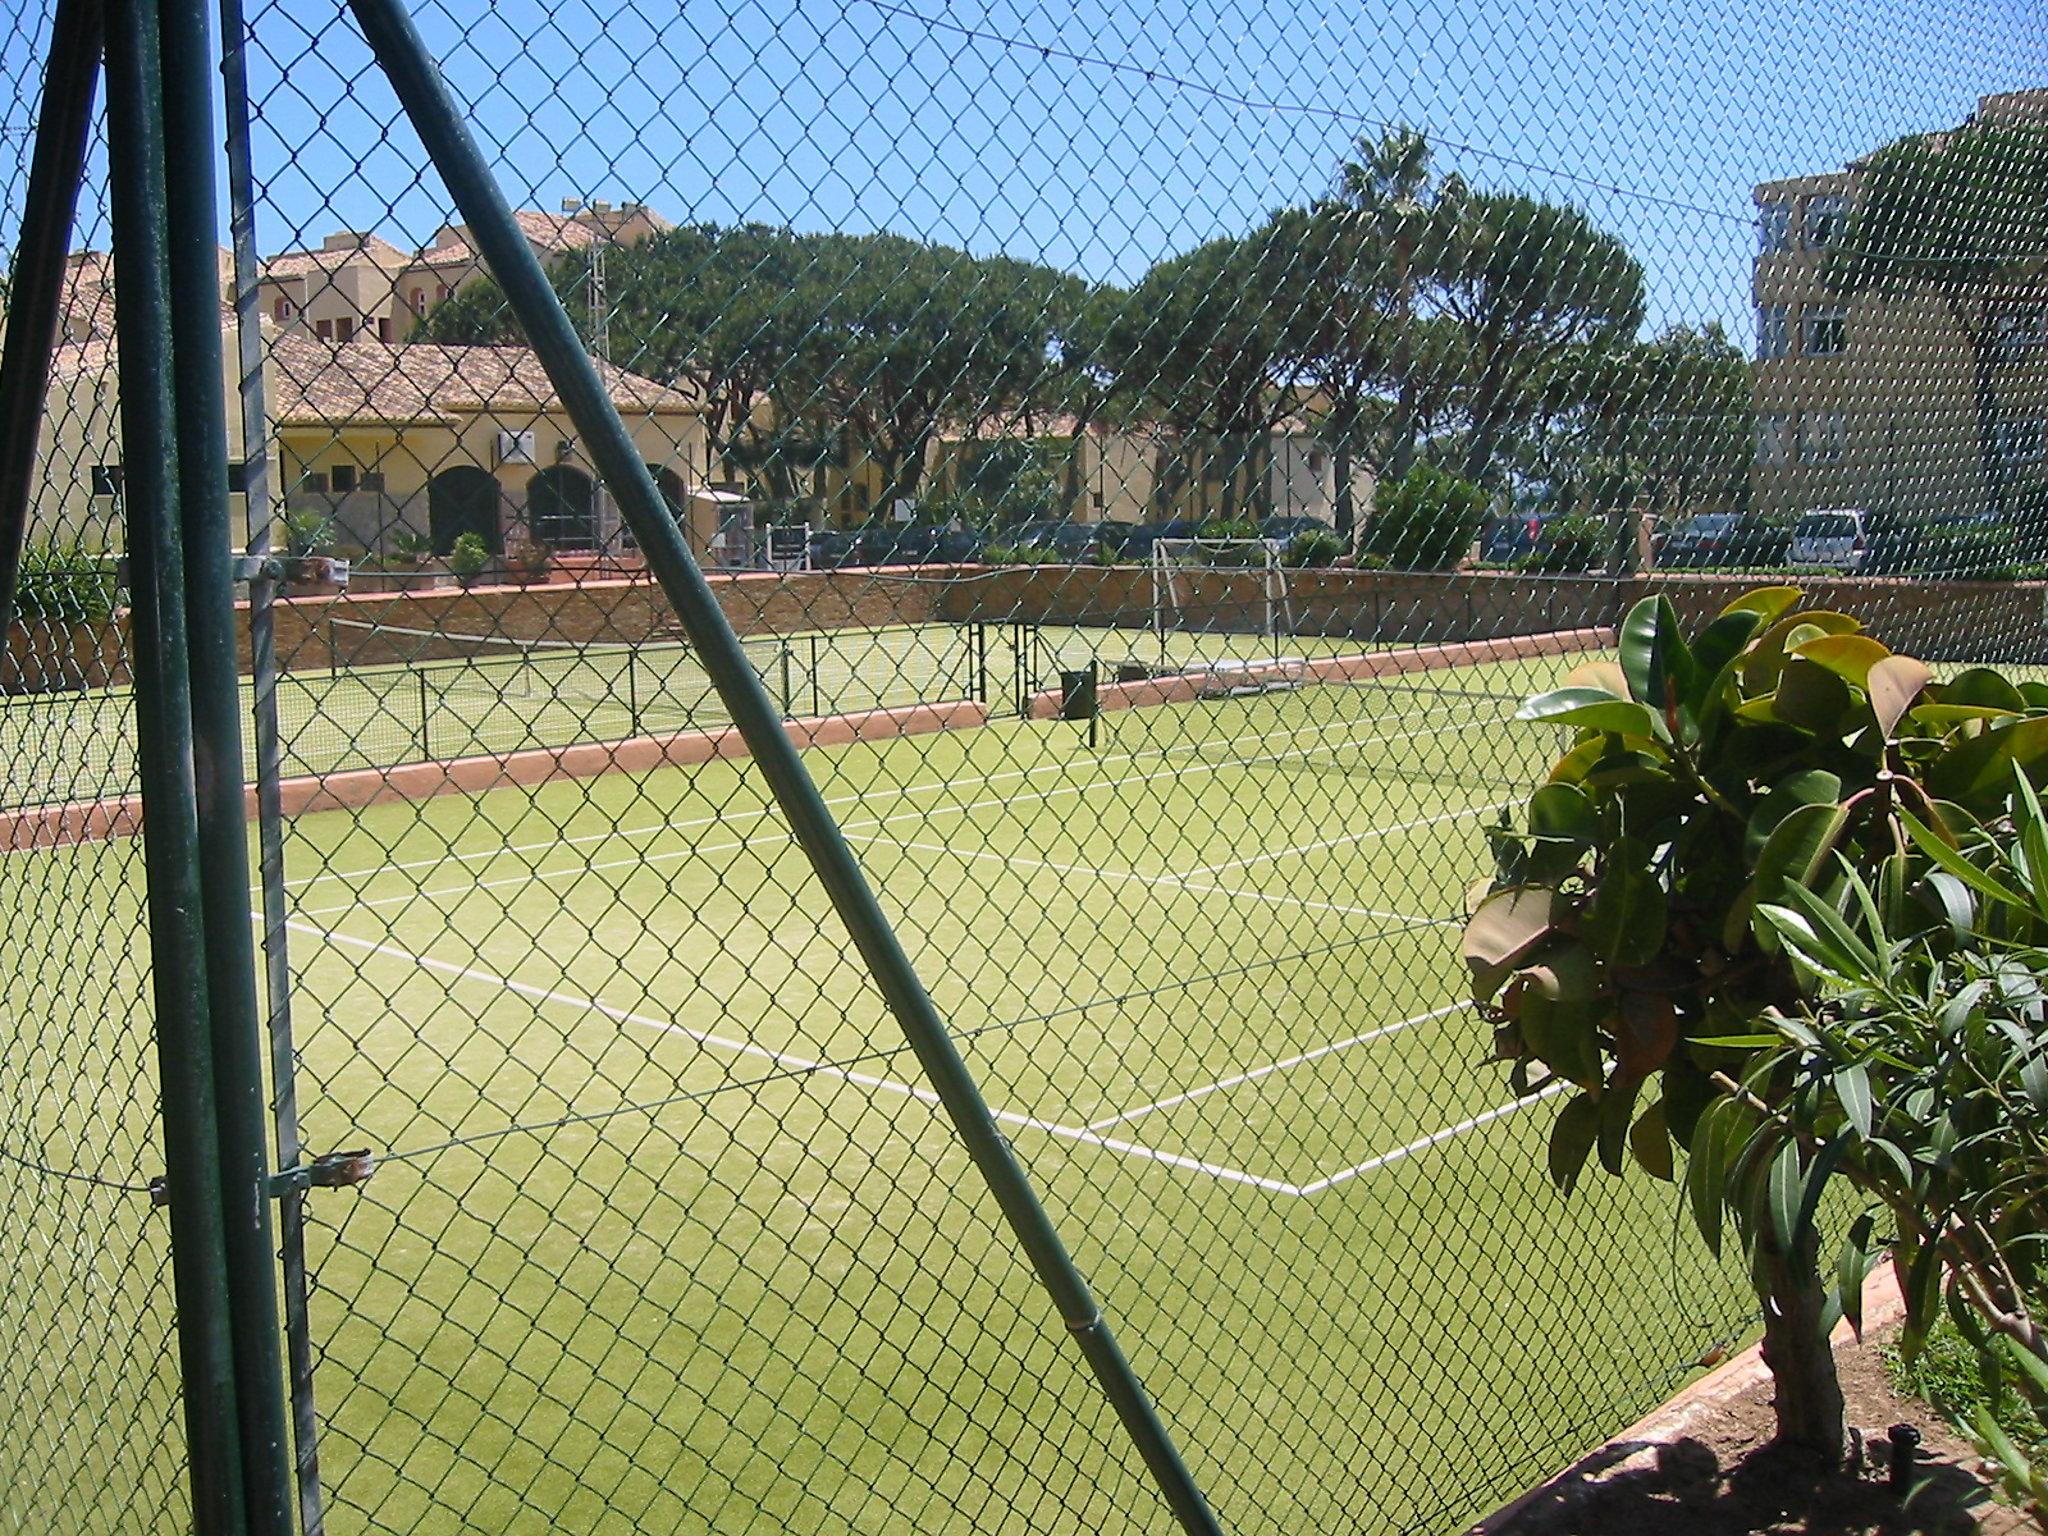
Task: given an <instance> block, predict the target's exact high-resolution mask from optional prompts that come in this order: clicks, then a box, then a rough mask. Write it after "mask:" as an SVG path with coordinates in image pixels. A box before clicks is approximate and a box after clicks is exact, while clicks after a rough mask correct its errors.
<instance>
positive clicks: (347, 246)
mask: <svg viewBox="0 0 2048 1536" xmlns="http://www.w3.org/2000/svg"><path fill="white" fill-rule="evenodd" d="M513 218H514V219H515V220H516V221H517V223H518V225H519V229H520V232H521V233H522V234H524V235H525V236H526V243H527V245H528V246H529V247H530V248H531V249H532V251H533V254H534V255H535V256H536V257H537V258H539V260H540V262H541V264H542V265H543V266H552V265H554V264H555V263H556V262H558V261H560V260H561V259H562V258H563V257H565V256H568V255H571V254H574V253H577V252H582V253H584V254H585V255H586V256H589V257H592V258H593V259H594V260H595V261H596V263H597V265H596V266H594V267H593V271H594V272H596V273H599V274H600V275H601V272H602V259H603V252H604V250H605V248H606V247H608V246H613V245H636V244H638V243H639V242H640V241H642V240H645V239H646V238H647V237H648V236H649V235H654V234H659V233H660V232H661V231H663V230H666V229H670V228H672V227H673V226H672V225H671V224H670V223H669V221H668V220H667V219H664V218H663V217H662V216H661V215H660V214H658V213H656V212H654V210H653V209H651V208H649V207H647V206H646V204H644V203H622V204H620V205H619V206H618V207H616V208H614V207H613V206H612V205H611V204H610V203H599V202H593V203H591V204H589V205H587V206H583V207H578V208H576V209H574V210H573V211H569V212H564V213H542V212H539V211H538V210H536V209H531V208H523V209H520V210H519V211H518V212H516V213H514V214H513ZM483 275H484V263H483V258H482V256H481V255H479V254H478V252H477V250H476V247H475V245H474V243H473V242H472V239H471V236H470V231H469V226H468V225H466V224H444V225H442V226H441V228H440V229H438V230H437V231H435V233H434V238H433V240H432V241H431V242H430V243H429V244H427V245H425V246H422V247H421V248H420V249H419V250H417V251H404V250H401V249H400V248H399V247H397V246H395V245H393V244H392V243H391V242H390V241H388V240H386V239H384V238H382V237H381V236H379V235H376V234H374V233H370V232H367V231H361V230H342V231H340V232H339V233H336V234H332V235H329V236H328V237H327V238H326V239H325V240H323V241H322V242H321V244H320V246H319V248H318V249H317V250H316V249H307V250H299V251H281V252H279V253H278V254H277V255H275V256H273V257H271V258H270V259H269V260H268V261H266V262H264V263H263V271H262V280H261V288H260V297H261V303H262V311H263V314H264V316H265V317H266V318H267V319H268V320H270V322H271V323H272V324H274V325H276V326H278V327H279V328H280V329H281V330H283V329H294V330H302V331H304V332H305V333H306V334H307V335H308V336H311V337H313V338H314V339H315V340H319V341H332V342H336V343H341V342H347V341H353V340H355V339H356V338H357V337H359V336H364V337H368V338H369V339H370V340H373V341H386V342H392V341H403V340H405V339H406V337H407V336H408V335H410V334H411V332H412V329H413V327H414V326H416V325H418V324H419V322H420V320H421V319H422V318H424V317H425V315H426V314H427V312H428V311H429V310H431V309H432V308H433V307H434V306H435V305H436V304H439V303H441V302H442V301H443V300H445V299H447V298H448V297H450V296H451V295H453V294H455V293H458V292H460V291H461V290H462V289H463V288H465V287H467V286H468V285H469V284H470V283H472V282H474V281H475V280H476V279H477V278H479V277H482V276H483Z"/></svg>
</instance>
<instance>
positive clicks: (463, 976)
mask: <svg viewBox="0 0 2048 1536" xmlns="http://www.w3.org/2000/svg"><path fill="white" fill-rule="evenodd" d="M250 915H251V916H252V917H257V918H258V919H259V920H260V916H261V914H258V913H251V914H250ZM286 926H287V927H289V928H292V929H294V930H296V931H297V932H299V933H302V934H306V935H308V936H310V937H312V938H316V939H319V940H321V941H322V942H323V943H326V944H331V945H333V946H335V947H337V948H347V949H357V950H362V951H365V952H367V953H370V954H378V955H383V956H385V957H387V958H389V959H394V960H403V961H406V962H408V963H409V964H412V965H416V966H419V967H420V968H421V969H422V970H427V971H432V972H436V973H438V974H440V975H444V976H449V977H452V978H454V979H455V980H458V981H470V982H475V983H478V984H480V985H483V986H489V987H496V988H498V989H499V990H501V991H507V992H512V993H515V994H517V995H519V996H521V997H526V998H530V999H532V1000H534V1001H535V1002H544V1003H553V1004H555V1005H556V1006H557V1007H564V1008H575V1009H578V1010H581V1011H583V1012H586V1013H597V1014H601V1015H603V1016H604V1017H606V1018H609V1019H612V1020H614V1021H616V1022H618V1023H621V1024H635V1025H638V1026H640V1027H641V1028H643V1029H652V1030H655V1031H657V1032H659V1033H662V1034H672V1035H681V1036H683V1037H684V1038H686V1039H690V1040H695V1041H697V1042H698V1043H699V1044H700V1045H710V1046H716V1047H718V1048H719V1049H721V1050H727V1051H732V1052H734V1053H735V1054H738V1055H742V1056H751V1057H753V1058H755V1059H756V1060H760V1061H766V1062H769V1063H771V1064H773V1065H775V1066H779V1067H782V1068H784V1069H785V1070H788V1071H791V1072H804V1073H813V1074H816V1075H818V1076H821V1077H837V1078H841V1079H843V1080H844V1081H846V1082H849V1083H853V1084H856V1085H857V1086H859V1087H863V1088H873V1089H877V1090H879V1091H881V1092H884V1093H894V1094H898V1095H901V1096H903V1097H905V1098H912V1099H916V1100H918V1101H919V1102H920V1103H924V1104H932V1105H938V1104H940V1102H941V1101H940V1099H939V1096H938V1094H937V1093H935V1092H934V1091H933V1090H931V1089H929V1088H920V1087H918V1086H916V1085H915V1084H912V1083H899V1082H897V1081H896V1080H895V1079H894V1078H887V1077H876V1076H874V1075H873V1074H871V1073H867V1072H855V1071H853V1070H851V1069H850V1068H846V1067H837V1066H833V1065H832V1064H831V1063H829V1062H823V1061H813V1060H812V1059H810V1058H809V1057H806V1056H796V1055H792V1054H790V1053H789V1052H787V1051H773V1050H770V1049H768V1047H766V1046H763V1045H755V1044H754V1043H753V1042H751V1041H748V1040H731V1039H728V1038H726V1037H725V1036H723V1035H714V1034H710V1033H708V1032H707V1031H704V1030H697V1029H691V1028H689V1027H688V1026H687V1025H683V1024H678V1023H676V1022H674V1021H673V1020H671V1019H655V1018H649V1017H648V1016H647V1015H645V1014H639V1013H633V1012H631V1011H629V1010H627V1009H624V1008H615V1007H613V1006H612V1005H611V1004H609V1003H604V1002H600V1001H598V1000H597V999H596V998H590V997H578V996H577V995H575V994H574V993H570V992H557V991H552V990H550V989H549V988H546V987H538V986H534V985H533V984H532V983H530V982H524V981H514V980H512V979H511V978H510V977H506V976H500V975H498V974H497V973H495V972H493V971H486V970H483V969H481V968H478V967H474V966H463V965H456V964H455V963H453V962H452V961H448V960H435V959H431V958H429V957H428V956H425V955H416V954H414V953H413V952H412V951H411V950H409V949H405V948H402V947H401V946H399V945H397V944H392V943H388V942H380V941H378V940H375V939H359V938H357V937H356V936H355V935H354V934H349V933H340V932H337V931H334V930H332V929H327V928H322V927H320V926H319V925H318V924H317V923H308V922H304V921H302V920H300V919H298V918H291V919H288V920H287V922H286ZM1567 1086H1569V1085H1568V1084H1565V1083H1553V1084H1552V1085H1551V1086H1550V1087H1548V1088H1546V1089H1544V1090H1542V1091H1541V1092H1540V1093H1533V1094H1531V1095H1529V1096H1528V1097H1527V1098H1522V1099H1516V1100H1514V1101H1513V1102H1512V1103H1508V1104H1501V1105H1498V1106H1496V1107H1495V1108H1493V1109H1489V1110H1487V1111H1485V1112H1484V1113H1483V1114H1478V1115H1474V1116H1472V1117H1471V1118H1470V1119H1467V1120H1461V1121H1459V1122H1458V1123H1457V1124H1456V1125H1447V1126H1445V1127H1444V1128H1443V1129H1442V1130H1440V1131H1433V1132H1431V1133H1430V1134H1429V1135H1427V1136H1423V1137H1420V1138H1418V1139H1417V1140H1415V1141H1411V1142H1409V1143H1408V1144H1407V1145H1406V1146H1403V1147H1396V1148H1395V1149H1394V1150H1393V1151H1391V1152H1382V1153H1380V1154H1379V1155H1378V1156H1377V1157H1370V1158H1367V1159H1366V1160H1365V1161H1364V1162H1362V1163H1357V1164H1354V1165H1353V1166H1352V1167H1349V1168H1344V1169H1340V1170H1339V1171H1338V1172H1336V1173H1333V1174H1329V1175H1327V1176H1325V1177H1323V1178H1320V1179H1316V1180H1314V1181H1313V1182H1311V1183H1307V1184H1291V1183H1289V1182H1288V1181H1287V1180H1285V1179H1272V1178H1266V1177H1264V1176H1262V1175H1260V1174H1255V1173H1247V1172H1245V1171H1244V1170H1243V1169H1241V1168H1229V1167H1226V1166H1224V1165H1223V1164H1221V1163H1208V1162H1203V1161H1202V1160H1201V1159H1199V1158H1193V1157H1187V1156H1184V1155H1182V1154H1180V1153H1177V1152H1163V1151H1161V1150H1160V1149H1159V1148H1157V1147H1148V1146H1144V1145H1142V1144H1141V1143H1139V1142H1135V1141H1125V1140H1123V1139H1121V1138H1119V1137H1114V1136H1104V1135H1102V1134H1100V1133H1099V1132H1097V1131H1095V1130H1094V1129H1092V1128H1091V1127H1088V1126H1077V1125H1062V1124H1060V1123H1059V1122H1058V1121H1055V1120H1040V1119H1038V1118H1036V1117H1035V1116H1032V1115H1020V1114H1017V1113H1015V1112H1013V1111H1010V1110H1001V1109H991V1110H990V1112H989V1114H990V1118H991V1119H993V1120H994V1121H995V1122H996V1123H997V1124H998V1125H1014V1126H1018V1127H1021V1128H1024V1129H1027V1130H1034V1131H1043V1132H1044V1133H1046V1134H1047V1135H1049V1136H1056V1137H1059V1138H1060V1139H1062V1140H1065V1141H1075V1142H1081V1143H1083V1144H1085V1145H1088V1146H1095V1147H1101V1148H1102V1149H1103V1150H1105V1151H1108V1152H1116V1153H1120V1154H1122V1155H1123V1156H1126V1157H1136V1158H1141V1159H1143V1160H1145V1161H1147V1162H1154V1163H1160V1164H1163V1165H1165V1166H1167V1167H1171V1168H1180V1169H1183V1170H1186V1171H1188V1172H1191V1173H1200V1174H1205V1175H1207V1176H1208V1177H1210V1178H1212V1179H1216V1180H1218V1181H1220V1182H1222V1183H1225V1184H1240V1185H1244V1186H1246V1187H1247V1188H1251V1189H1261V1190H1264V1191H1266V1192H1267V1193H1268V1194H1275V1195H1290V1196H1294V1197H1296V1198H1306V1197H1308V1196H1310V1195H1315V1194H1320V1193H1321V1192H1322V1191H1323V1190H1326V1189H1329V1188H1331V1187H1332V1186H1334V1185H1337V1184H1342V1183H1344V1182H1345V1181H1347V1180H1349V1179H1355V1178H1358V1177H1359V1176H1360V1175H1362V1174H1367V1173H1371V1172H1373V1171H1374V1170H1375V1169H1379V1168H1384V1167H1386V1166H1387V1165H1388V1164H1390V1163H1397V1162H1400V1161H1401V1160H1402V1159H1404V1158H1408V1157H1413V1156H1414V1155H1415V1154H1416V1153H1418V1152H1426V1151H1428V1150H1429V1149H1430V1148H1431V1147H1434V1146H1436V1145H1438V1144H1439V1143H1440V1142H1445V1141H1449V1140H1450V1139H1451V1138H1452V1137H1454V1136H1462V1135H1464V1134H1465V1133H1466V1132H1467V1131H1472V1130H1477V1129H1478V1128H1479V1127H1480V1126H1483V1125H1488V1124H1490V1123H1492V1122H1493V1121H1495V1120H1499V1119H1502V1118H1504V1117H1506V1116H1508V1115H1512V1114H1514V1113H1516V1112H1517V1111H1518V1110H1522V1109H1526V1108H1527V1107H1528V1106H1529V1105H1531V1104H1534V1103H1536V1102H1537V1101H1538V1100H1540V1099H1547V1098H1549V1097H1550V1096H1551V1095H1552V1094H1554V1093H1558V1092H1561V1091H1562V1090H1563V1089H1564V1088H1566V1087H1567Z"/></svg>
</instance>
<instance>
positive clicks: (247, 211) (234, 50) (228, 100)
mask: <svg viewBox="0 0 2048 1536" xmlns="http://www.w3.org/2000/svg"><path fill="white" fill-rule="evenodd" d="M220 31H221V87H222V90H221V97H222V105H223V106H224V107H225V108H226V111H227V173H228V224H229V229H230V231H231V234H232V238H233V242H234V259H235V321H236V325H235V341H236V349H237V360H238V362H239V364H240V371H241V401H240V404H241V413H242V506H243V509H244V514H245V515H244V522H245V525H246V526H245V529H244V532H245V534H246V536H247V543H246V545H245V548H246V549H247V551H248V553H249V555H250V557H251V559H252V561H253V562H254V564H255V573H254V574H253V575H252V577H251V578H250V582H249V672H250V681H251V684H252V688H253V692H254V699H253V703H254V715H255V732H256V736H255V745H256V755H255V761H256V826H257V848H258V871H259V874H258V884H259V885H260V886H261V888H262V892H263V966H264V1003H265V1007H266V1011H267V1013H268V1018H267V1019H266V1021H265V1022H266V1025H267V1029H268V1034H269V1044H270V1080H271V1092H272V1103H271V1121H272V1124H273V1126H274V1127H275V1135H276V1142H275V1146H276V1150H277V1166H278V1167H280V1168H293V1167H296V1166H298V1164H299V1161H300V1159H301V1156H302V1154H303V1148H302V1146H301V1144H300V1139H299V1105H298V1085H297V1082H296V1080H295V1076H294V1073H295V1065H294V1064H295V1062H296V1061H297V1054H298V1053H297V1050H296V1047H295V1046H294V1043H293V1034H292V987H291V952H290V933H289V927H288V918H289V916H290V914H289V912H288V910H287V908H286V905H285V888H284V882H285V864H284V804H283V791H282V787H281V780H282V778H283V757H284V742H283V737H282V734H281V731H280V729H279V723H278V710H277V687H278V670H277V613H276V601H277V588H278V574H277V567H276V565H275V564H274V563H273V562H272V561H271V559H270V521H271V507H272V504H273V503H272V500H271V496H272V491H271V482H270V444H269V435H270V422H269V414H268V411H267V410H266V408H265V405H264V399H263V361H264V340H263V329H262V313H263V312H262V294H261V289H260V274H261V263H260V261H259V258H258V257H257V254H256V171H255V165H254V162H253V157H252V155H251V152H250V144H249V139H250V131H249V130H250V110H249V72H248V60H247V43H248V26H247V23H246V22H245V20H244V19H243V15H242V6H241V0H220ZM330 656H331V650H330ZM277 1235H278V1258H279V1261H280V1266H279V1267H280V1273H281V1277H282V1280H283V1284H284V1323H285V1355H286V1361H287V1364H288V1366H289V1368H290V1373H291V1374H290V1378H289V1382H288V1387H289V1396H290V1401H291V1413H292V1442H293V1450H294V1452H295V1463H294V1465H295V1469H296V1473H297V1480H298V1499H299V1530H300V1532H301V1533H302V1536H321V1533H322V1532H323V1531H325V1529H326V1519H325V1515H324V1513H323V1509H322V1503H321V1494H320V1459H319V1423H318V1420H317V1417H316V1415H315V1413H314V1410H313V1343H312V1325H311V1319H310V1316H309V1314H308V1307H307V1290H308V1283H307V1275H306V1191H305V1190H304V1189H303V1188H301V1187H300V1186H298V1185H297V1184H294V1185H292V1186H291V1187H289V1188H287V1189H285V1190H284V1191H282V1192H281V1193H280V1194H279V1195H278V1198H277Z"/></svg>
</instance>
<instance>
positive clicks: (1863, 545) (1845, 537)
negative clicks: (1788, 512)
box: [1786, 507, 1870, 571]
mask: <svg viewBox="0 0 2048 1536" xmlns="http://www.w3.org/2000/svg"><path fill="white" fill-rule="evenodd" d="M1869 554H1870V514H1869V513H1868V512H1865V511H1862V510H1861V509H1859V508H1856V507H1818V508H1815V509H1814V510H1813V511H1811V512H1808V513H1806V514H1804V515H1803V516H1802V517H1801V518H1800V519H1799V521H1798V522H1797V523H1795V524H1793V525H1792V547H1791V549H1790V550H1789V551H1788V552H1787V554H1786V559H1787V560H1788V561H1789V562H1790V563H1791V564H1793V565H1803V566H1809V567H1819V568H1821V569H1824V570H1838V571H1860V570H1862V569H1863V563H1864V561H1865V560H1866V559H1867V558H1868V557H1869Z"/></svg>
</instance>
